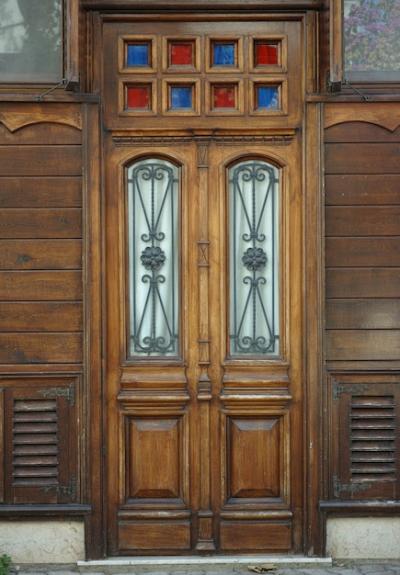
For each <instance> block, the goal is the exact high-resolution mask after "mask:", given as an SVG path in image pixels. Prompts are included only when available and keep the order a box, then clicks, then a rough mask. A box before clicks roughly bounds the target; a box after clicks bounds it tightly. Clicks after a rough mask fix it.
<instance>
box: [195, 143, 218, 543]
mask: <svg viewBox="0 0 400 575" xmlns="http://www.w3.org/2000/svg"><path fill="white" fill-rule="evenodd" d="M208 147H209V142H208V141H207V140H199V141H198V142H197V168H198V180H199V220H198V234H199V235H198V241H197V245H198V252H197V253H198V260H197V265H198V281H199V291H198V293H199V326H198V334H199V339H198V344H199V377H198V381H197V400H198V402H199V408H198V411H199V424H200V425H199V428H200V433H199V440H200V462H199V463H200V466H199V470H200V478H199V479H200V508H199V511H198V539H197V544H196V549H197V550H198V551H213V550H215V543H214V538H213V514H212V511H211V465H210V458H211V449H210V402H211V397H212V395H211V380H210V377H209V373H208V369H209V366H210V333H209V293H208V292H209V289H208V288H209V285H208V282H209V244H210V242H209V239H208V194H209V190H208V178H209V170H208Z"/></svg>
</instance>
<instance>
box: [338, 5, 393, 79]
mask: <svg viewBox="0 0 400 575" xmlns="http://www.w3.org/2000/svg"><path fill="white" fill-rule="evenodd" d="M344 61H345V71H346V75H347V77H348V78H349V79H352V80H363V79H365V80H372V81H373V80H376V81H379V80H389V81H390V80H398V79H399V78H400V1H399V0H344Z"/></svg>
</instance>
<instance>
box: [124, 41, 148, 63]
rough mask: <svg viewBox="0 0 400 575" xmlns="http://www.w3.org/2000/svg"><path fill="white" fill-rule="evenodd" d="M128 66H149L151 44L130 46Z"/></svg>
mask: <svg viewBox="0 0 400 575" xmlns="http://www.w3.org/2000/svg"><path fill="white" fill-rule="evenodd" d="M127 64H128V66H149V64H150V62H149V44H128V53H127Z"/></svg>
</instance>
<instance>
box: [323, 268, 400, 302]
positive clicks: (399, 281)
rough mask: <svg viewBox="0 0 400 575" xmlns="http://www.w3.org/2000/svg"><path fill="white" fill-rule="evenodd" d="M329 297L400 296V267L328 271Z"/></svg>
mask: <svg viewBox="0 0 400 575" xmlns="http://www.w3.org/2000/svg"><path fill="white" fill-rule="evenodd" d="M326 296H327V298H363V297H366V298H396V297H400V268H353V269H352V268H336V269H328V270H327V271H326Z"/></svg>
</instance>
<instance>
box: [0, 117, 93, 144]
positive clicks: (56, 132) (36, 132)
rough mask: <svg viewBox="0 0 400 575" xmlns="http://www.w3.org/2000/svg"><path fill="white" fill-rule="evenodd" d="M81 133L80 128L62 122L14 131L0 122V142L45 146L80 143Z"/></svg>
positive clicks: (46, 123)
mask: <svg viewBox="0 0 400 575" xmlns="http://www.w3.org/2000/svg"><path fill="white" fill-rule="evenodd" d="M81 142H82V134H81V132H80V130H77V129H76V128H74V127H72V126H66V125H64V124H54V123H53V124H52V123H50V122H45V123H42V124H33V125H31V126H25V127H24V128H22V129H20V130H16V131H15V132H10V131H9V130H8V129H7V128H6V127H5V126H3V125H2V124H0V144H1V145H4V144H10V145H24V144H45V145H47V146H57V145H65V144H77V145H78V144H81Z"/></svg>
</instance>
